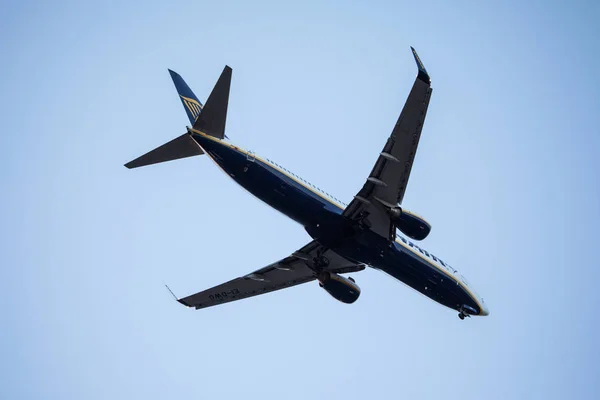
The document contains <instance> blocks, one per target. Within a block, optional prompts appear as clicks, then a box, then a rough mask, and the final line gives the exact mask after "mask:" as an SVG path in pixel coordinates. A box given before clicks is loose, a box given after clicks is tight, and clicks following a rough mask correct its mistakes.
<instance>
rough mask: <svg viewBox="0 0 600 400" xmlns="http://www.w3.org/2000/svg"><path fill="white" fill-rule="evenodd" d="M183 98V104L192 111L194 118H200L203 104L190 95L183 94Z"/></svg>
mask: <svg viewBox="0 0 600 400" xmlns="http://www.w3.org/2000/svg"><path fill="white" fill-rule="evenodd" d="M181 100H183V104H185V106H186V107H187V109H188V110H189V111H190V113H191V114H192V116H193V117H194V119H196V118H198V115H200V111H202V106H201V105H200V103H198V102H197V101H196V100H194V99H190V98H189V97H185V96H181Z"/></svg>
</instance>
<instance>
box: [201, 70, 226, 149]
mask: <svg viewBox="0 0 600 400" xmlns="http://www.w3.org/2000/svg"><path fill="white" fill-rule="evenodd" d="M231 72H232V71H231V68H230V67H229V66H225V68H224V69H223V72H222V73H221V76H220V77H219V80H218V81H217V84H216V85H215V87H214V88H213V90H212V92H211V93H210V96H208V100H206V104H204V107H203V108H202V111H201V112H200V115H199V116H198V119H196V122H194V129H195V130H198V131H202V132H204V133H207V134H209V135H211V136H214V137H216V138H219V139H223V138H224V137H225V121H226V120H227V105H228V104H229V88H230V86H231Z"/></svg>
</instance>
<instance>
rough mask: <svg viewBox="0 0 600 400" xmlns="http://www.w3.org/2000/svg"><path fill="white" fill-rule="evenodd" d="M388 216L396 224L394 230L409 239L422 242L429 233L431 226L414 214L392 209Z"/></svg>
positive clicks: (397, 208)
mask: <svg viewBox="0 0 600 400" xmlns="http://www.w3.org/2000/svg"><path fill="white" fill-rule="evenodd" d="M390 214H391V216H392V218H393V220H394V222H395V223H396V228H398V229H400V231H401V232H402V233H404V234H405V235H406V236H408V237H409V238H411V239H415V240H423V239H425V238H426V237H427V235H429V232H431V225H429V222H427V221H425V220H424V219H423V218H421V217H419V216H418V215H416V214H413V213H411V212H410V211H406V210H403V209H401V208H400V207H396V208H393V209H392V210H391V211H390Z"/></svg>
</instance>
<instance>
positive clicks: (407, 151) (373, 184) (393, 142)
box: [343, 47, 432, 239]
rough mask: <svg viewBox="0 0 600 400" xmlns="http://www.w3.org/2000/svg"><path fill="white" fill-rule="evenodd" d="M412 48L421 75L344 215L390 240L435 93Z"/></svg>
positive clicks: (418, 76)
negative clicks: (394, 210)
mask: <svg viewBox="0 0 600 400" xmlns="http://www.w3.org/2000/svg"><path fill="white" fill-rule="evenodd" d="M411 49H412V52H413V56H414V57H415V61H416V63H417V67H418V69H419V74H418V75H417V78H416V79H415V83H414V84H413V87H412V89H411V91H410V94H409V95H408V99H407V100H406V103H405V104H404V108H403V109H402V112H401V113H400V117H398V121H397V122H396V125H395V126H394V130H393V131H392V134H391V135H390V137H389V138H388V140H387V142H386V143H385V146H384V147H383V150H382V152H381V153H380V154H379V158H378V159H377V161H376V162H375V166H374V167H373V170H372V171H371V173H370V174H369V177H368V178H367V182H366V183H365V184H364V185H363V187H362V189H361V190H360V191H359V192H358V194H357V195H356V196H354V199H353V200H352V201H351V202H350V204H349V205H348V207H347V208H346V209H345V210H344V213H343V215H344V216H346V217H348V218H350V219H352V220H363V221H364V220H366V221H367V222H366V225H367V226H369V227H370V229H371V230H373V231H375V232H376V233H378V234H379V235H381V236H384V237H387V238H390V239H393V238H394V236H395V227H394V224H393V223H392V221H391V219H390V214H389V210H390V209H391V208H393V207H396V205H397V204H400V203H402V199H403V198H404V192H405V191H406V185H407V184H408V178H409V176H410V170H411V169H412V164H413V161H414V159H415V154H416V152H417V146H418V145H419V138H420V137H421V130H422V129H423V123H424V122H425V115H426V114H427V107H428V105H429V99H430V97H431V91H432V89H431V79H430V78H429V74H427V70H425V67H424V66H423V63H422V62H421V59H420V58H419V56H418V55H417V52H416V51H415V49H413V48H412V47H411Z"/></svg>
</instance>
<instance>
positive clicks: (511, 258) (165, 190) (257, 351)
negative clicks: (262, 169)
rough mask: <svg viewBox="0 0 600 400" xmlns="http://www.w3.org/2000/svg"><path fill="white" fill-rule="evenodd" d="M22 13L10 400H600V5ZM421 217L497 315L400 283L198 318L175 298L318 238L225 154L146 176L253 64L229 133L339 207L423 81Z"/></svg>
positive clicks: (308, 293) (7, 201)
mask: <svg viewBox="0 0 600 400" xmlns="http://www.w3.org/2000/svg"><path fill="white" fill-rule="evenodd" d="M281 3H282V2H279V1H273V2H260V1H252V2H233V1H212V2H206V1H187V2H184V1H173V2H152V1H150V2H118V3H114V4H109V3H107V2H100V1H99V2H60V1H55V2H27V1H25V2H3V3H2V4H1V5H0V55H1V56H0V57H1V60H2V62H1V63H0V110H1V111H0V113H1V120H2V123H1V125H0V132H1V133H2V145H1V146H0V160H1V161H0V185H1V186H0V188H1V193H2V196H0V226H1V237H0V283H1V284H2V289H1V290H0V307H1V308H0V309H1V322H0V398H3V399H30V398H39V399H42V398H43V399H82V398H85V399H108V398H113V399H142V398H143V399H159V398H160V399H164V398H179V399H217V398H219V399H223V398H244V399H258V398H278V399H279V398H289V399H306V398H317V399H325V398H327V399H331V398H340V399H364V398H394V399H397V398H411V399H412V398H419V399H421V398H422V399H440V398H456V399H463V400H467V399H506V398H519V399H525V398H526V399H531V398H534V399H542V398H543V399H565V398H576V399H598V398H600V379H599V375H600V374H599V369H598V364H597V363H598V358H599V357H600V343H599V339H598V329H599V328H600V318H599V316H598V307H599V306H600V290H598V284H599V282H600V272H599V269H600V265H599V264H600V263H599V262H598V256H597V250H598V234H597V230H598V223H599V222H600V211H599V208H598V204H599V201H600V182H599V178H598V172H599V171H600V161H599V159H598V158H599V157H598V153H599V150H600V128H599V126H600V117H599V113H598V110H599V109H600V77H599V74H598V71H600V58H599V57H600V23H599V21H600V3H598V2H594V1H590V2H587V3H586V2H568V1H564V2H555V1H532V2H527V5H525V4H523V3H524V2H521V1H512V2H480V1H479V2H462V1H458V2H456V1H453V2H446V1H440V2H435V1H433V2H418V1H412V2H397V1H393V2H392V1H389V2H377V1H369V2H367V1H365V2H341V1H339V2H320V1H319V2H313V1H302V2H295V3H291V2H290V3H286V4H285V5H284V4H281ZM410 45H413V46H415V48H416V49H417V50H418V51H419V54H420V56H421V58H422V60H423V62H424V64H425V66H426V67H427V69H428V70H429V72H430V74H431V77H432V81H433V88H434V91H433V97H432V100H431V104H430V107H429V113H428V116H427V121H426V123H425V128H424V130H423V135H422V138H421V142H420V147H419V151H418V154H417V157H416V161H415V164H414V167H413V172H412V176H411V179H410V183H409V186H408V191H407V193H406V196H405V198H404V200H405V201H404V204H403V206H404V207H406V208H407V209H410V210H413V211H415V212H417V213H419V214H421V215H423V216H424V217H426V218H427V219H428V220H429V221H430V222H431V224H432V226H433V229H432V233H431V235H430V237H429V238H427V239H426V240H425V241H424V242H423V246H424V247H425V248H427V249H430V250H432V251H433V252H434V253H435V254H439V255H440V256H441V257H443V258H444V260H446V261H448V262H449V263H450V264H451V265H453V266H454V267H455V268H457V269H459V270H460V271H461V272H462V273H463V274H464V275H465V276H466V277H467V278H468V279H469V281H470V282H471V283H472V284H473V285H474V286H475V288H476V289H477V290H478V292H480V294H481V295H482V296H483V297H484V298H485V300H486V302H487V304H488V305H489V307H490V311H491V315H490V316H489V317H486V318H472V319H470V320H466V321H460V320H459V319H458V318H457V316H456V312H454V311H451V310H449V309H446V308H444V307H442V306H440V305H438V304H436V303H434V302H432V301H431V300H428V299H427V298H425V297H423V296H421V295H419V294H418V293H417V292H415V291H413V290H412V289H410V288H408V287H407V286H405V285H403V284H402V283H400V282H397V281H395V280H394V279H393V278H390V277H387V276H386V275H385V274H383V273H380V272H377V271H373V270H369V271H365V272H362V273H359V274H355V276H354V277H355V278H356V280H357V282H358V283H359V285H360V286H361V288H362V290H363V293H362V296H361V298H360V299H359V301H358V302H357V303H355V304H354V305H352V306H348V305H345V304H342V303H338V302H336V301H335V300H334V299H333V298H331V297H330V296H329V295H328V294H327V293H326V292H324V291H323V290H321V289H320V288H319V287H318V285H317V284H316V283H311V284H306V285H302V286H300V287H296V288H292V289H289V290H285V291H280V292H276V293H272V294H268V295H264V296H260V297H256V298H252V299H248V300H245V301H240V302H235V303H231V304H227V305H223V306H219V307H214V308H211V309H206V310H202V311H193V310H190V309H187V308H185V307H183V306H181V305H179V304H177V303H176V302H174V301H173V299H172V298H171V297H170V295H169V294H168V292H167V291H166V289H165V288H164V286H163V283H168V284H170V285H171V287H172V289H173V290H174V291H175V292H176V293H177V294H178V295H180V296H183V295H187V294H191V293H195V292H196V291H199V290H202V289H205V288H207V287H210V286H212V285H215V284H219V283H221V282H224V281H226V280H229V279H231V278H234V277H237V276H240V275H243V274H246V273H248V272H251V271H253V270H255V269H258V268H260V267H262V266H264V265H266V264H268V263H271V262H273V261H275V260H278V259H280V258H282V257H285V256H287V255H288V254H290V253H291V252H292V251H294V250H296V249H298V248H299V247H301V246H302V245H304V244H305V243H306V242H307V241H308V240H309V237H308V235H307V234H306V233H305V232H304V230H303V228H302V227H301V226H299V225H297V224H295V223H294V222H293V221H291V220H288V219H287V218H286V217H285V216H283V215H281V214H279V213H278V212H276V211H274V210H272V209H270V208H269V207H268V206H266V205H265V204H263V203H261V202H260V201H258V200H257V199H255V198H254V197H252V196H251V195H249V194H248V193H246V192H245V191H244V190H243V189H242V188H240V187H238V186H237V185H236V184H235V183H234V182H232V181H231V180H228V179H227V177H226V176H225V175H224V174H223V173H222V172H221V171H220V170H219V169H218V168H215V165H214V164H213V163H211V162H210V161H209V160H208V159H207V158H206V157H196V158H191V159H187V160H180V161H176V162H172V163H168V164H161V165H157V166H151V167H147V168H143V169H139V170H132V171H130V170H127V169H125V168H124V167H123V164H124V163H125V162H127V161H130V160H131V159H133V158H135V157H137V156H139V155H141V154H142V153H145V152H146V151H148V150H150V149H152V148H154V147H156V146H158V145H160V144H162V143H164V142H166V141H168V140H170V139H172V138H174V137H176V136H178V135H180V134H182V133H183V132H184V130H185V125H187V124H189V122H188V120H187V118H186V115H185V112H184V110H183V109H182V107H181V104H180V102H179V99H178V97H177V94H176V92H175V89H174V87H173V84H172V82H171V79H170V77H169V74H168V73H167V68H172V69H174V70H175V71H177V72H179V73H180V74H182V76H183V77H184V78H185V79H186V80H187V82H188V83H189V84H190V86H191V87H192V88H193V90H194V91H195V92H196V94H197V95H198V97H199V98H200V99H201V100H202V101H204V100H205V99H206V97H207V96H208V94H209V93H210V90H211V89H212V87H213V85H214V83H215V82H216V79H217V78H218V76H219V74H220V72H221V70H222V68H223V66H224V64H229V65H230V66H231V67H232V68H233V84H232V89H231V98H230V107H229V119H228V121H227V134H228V136H229V137H230V138H231V139H232V140H233V141H234V142H236V143H239V144H240V145H242V146H244V147H246V148H248V149H250V150H253V151H255V152H256V153H258V154H260V155H262V156H265V157H269V158H270V159H273V160H275V161H276V162H278V163H279V164H282V165H284V166H285V167H286V168H287V169H289V170H292V171H294V172H295V173H296V174H298V175H300V176H302V177H304V178H305V179H307V180H309V181H311V182H312V183H314V184H316V185H318V186H319V187H321V188H323V189H325V190H326V191H327V192H329V193H331V194H333V195H335V196H336V197H338V198H340V199H342V200H345V201H349V200H350V199H351V198H352V196H353V195H354V194H355V193H356V192H357V191H358V189H359V188H360V187H361V186H362V184H363V182H364V180H365V179H366V177H367V175H368V173H369V171H370V169H371V167H372V165H373V163H374V162H375V160H376V157H377V154H378V152H379V151H380V150H381V148H382V146H383V144H384V143H385V140H386V138H387V137H388V135H389V133H390V132H391V129H392V127H393V125H394V123H395V121H396V119H397V117H398V114H399V112H400V110H401V108H402V106H403V104H404V101H405V99H406V96H407V94H408V91H409V89H410V87H411V85H412V83H413V81H414V77H415V76H416V67H415V64H414V61H413V59H412V55H411V53H410V49H409V46H410Z"/></svg>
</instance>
